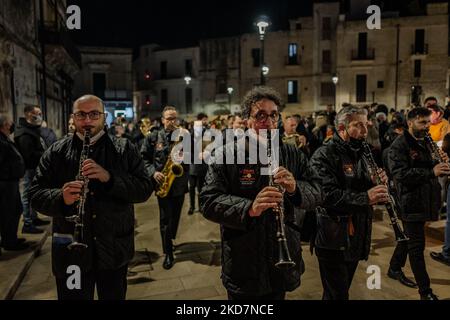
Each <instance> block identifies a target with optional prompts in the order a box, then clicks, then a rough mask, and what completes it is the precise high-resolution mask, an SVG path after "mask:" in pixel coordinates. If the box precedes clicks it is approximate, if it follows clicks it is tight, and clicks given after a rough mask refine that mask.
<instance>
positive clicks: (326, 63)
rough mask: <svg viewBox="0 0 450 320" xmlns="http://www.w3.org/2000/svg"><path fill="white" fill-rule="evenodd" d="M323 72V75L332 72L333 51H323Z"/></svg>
mask: <svg viewBox="0 0 450 320" xmlns="http://www.w3.org/2000/svg"><path fill="white" fill-rule="evenodd" d="M322 72H323V73H330V72H331V51H330V50H323V51H322Z"/></svg>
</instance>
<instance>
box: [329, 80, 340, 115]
mask: <svg viewBox="0 0 450 320" xmlns="http://www.w3.org/2000/svg"><path fill="white" fill-rule="evenodd" d="M331 80H332V81H333V83H334V111H336V109H337V84H338V82H339V77H338V76H337V74H336V73H335V74H334V75H333V78H331Z"/></svg>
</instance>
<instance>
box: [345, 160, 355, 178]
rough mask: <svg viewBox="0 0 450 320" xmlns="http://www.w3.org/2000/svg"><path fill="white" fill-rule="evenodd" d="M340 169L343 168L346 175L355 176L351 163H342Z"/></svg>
mask: <svg viewBox="0 0 450 320" xmlns="http://www.w3.org/2000/svg"><path fill="white" fill-rule="evenodd" d="M342 169H343V170H344V174H345V175H346V176H347V177H354V176H355V169H354V167H353V164H351V163H344V164H343V165H342Z"/></svg>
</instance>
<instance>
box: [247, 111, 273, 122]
mask: <svg viewBox="0 0 450 320" xmlns="http://www.w3.org/2000/svg"><path fill="white" fill-rule="evenodd" d="M251 117H252V118H253V119H256V121H258V122H266V121H267V119H268V118H269V117H270V120H272V122H277V121H278V119H280V114H279V113H278V112H273V113H271V114H267V113H265V112H257V113H256V114H255V115H254V116H251Z"/></svg>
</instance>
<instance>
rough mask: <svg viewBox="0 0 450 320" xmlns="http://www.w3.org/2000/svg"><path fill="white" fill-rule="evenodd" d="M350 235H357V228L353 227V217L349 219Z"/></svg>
mask: <svg viewBox="0 0 450 320" xmlns="http://www.w3.org/2000/svg"><path fill="white" fill-rule="evenodd" d="M348 234H349V235H351V236H353V235H355V227H354V226H353V220H352V217H351V216H350V217H348Z"/></svg>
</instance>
